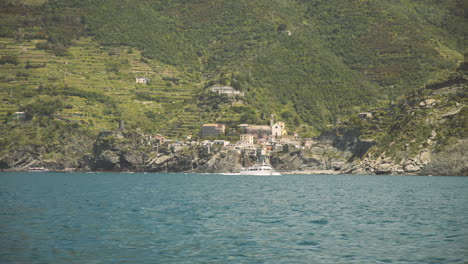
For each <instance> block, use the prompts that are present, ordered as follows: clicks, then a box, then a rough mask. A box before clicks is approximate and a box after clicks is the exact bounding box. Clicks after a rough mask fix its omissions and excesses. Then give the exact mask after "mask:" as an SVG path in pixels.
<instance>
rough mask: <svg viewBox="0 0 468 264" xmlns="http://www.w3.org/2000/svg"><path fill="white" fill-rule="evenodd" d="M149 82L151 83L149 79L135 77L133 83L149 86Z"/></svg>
mask: <svg viewBox="0 0 468 264" xmlns="http://www.w3.org/2000/svg"><path fill="white" fill-rule="evenodd" d="M150 81H151V79H150V78H146V77H135V82H136V83H141V84H149V83H150Z"/></svg>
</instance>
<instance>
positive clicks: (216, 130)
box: [201, 124, 226, 138]
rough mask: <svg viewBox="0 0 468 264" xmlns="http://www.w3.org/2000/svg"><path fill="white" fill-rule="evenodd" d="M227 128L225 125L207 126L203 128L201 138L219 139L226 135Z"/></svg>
mask: <svg viewBox="0 0 468 264" xmlns="http://www.w3.org/2000/svg"><path fill="white" fill-rule="evenodd" d="M225 131H226V127H225V126H224V125H223V124H205V125H203V126H202V128H201V137H202V138H203V137H217V136H220V135H224V133H225Z"/></svg>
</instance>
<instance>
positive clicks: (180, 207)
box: [0, 173, 468, 264]
mask: <svg viewBox="0 0 468 264" xmlns="http://www.w3.org/2000/svg"><path fill="white" fill-rule="evenodd" d="M0 201H1V203H0V263H187V264H189V263H190V264H192V263H236V264H237V263H249V264H255V263H285V264H286V263H287V264H293V263H304V264H311V263H319V264H320V263H333V264H336V263H343V264H349V263H359V264H363V263H418V264H420V263H466V262H468V256H467V253H468V178H462V177H412V176H339V175H331V176H330V175H329V176H324V175H315V176H311V175H287V176H283V177H256V176H222V175H200V174H123V173H122V174H114V173H96V174H80V173H76V174H65V173H63V174H62V173H0Z"/></svg>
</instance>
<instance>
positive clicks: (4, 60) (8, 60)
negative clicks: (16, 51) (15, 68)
mask: <svg viewBox="0 0 468 264" xmlns="http://www.w3.org/2000/svg"><path fill="white" fill-rule="evenodd" d="M18 63H19V60H18V56H14V55H3V56H2V57H1V58H0V64H13V65H18Z"/></svg>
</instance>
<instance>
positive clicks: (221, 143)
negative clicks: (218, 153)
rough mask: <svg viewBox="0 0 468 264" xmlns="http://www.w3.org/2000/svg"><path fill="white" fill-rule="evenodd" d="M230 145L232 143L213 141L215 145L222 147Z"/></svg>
mask: <svg viewBox="0 0 468 264" xmlns="http://www.w3.org/2000/svg"><path fill="white" fill-rule="evenodd" d="M229 144H231V142H229V141H226V140H214V141H213V145H221V146H224V147H225V146H229Z"/></svg>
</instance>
